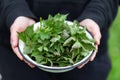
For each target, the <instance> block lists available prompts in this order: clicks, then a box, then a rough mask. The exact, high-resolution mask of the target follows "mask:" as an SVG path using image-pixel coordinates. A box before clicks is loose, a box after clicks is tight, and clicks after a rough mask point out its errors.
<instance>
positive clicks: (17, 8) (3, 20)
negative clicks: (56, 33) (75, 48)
mask: <svg viewBox="0 0 120 80" xmlns="http://www.w3.org/2000/svg"><path fill="white" fill-rule="evenodd" d="M117 7H118V0H0V46H1V47H0V50H1V51H0V63H3V62H2V61H3V60H4V61H5V62H6V63H8V62H9V61H6V60H8V59H9V60H11V59H13V57H12V56H11V54H9V53H6V52H5V50H8V51H9V52H10V51H12V50H11V48H10V43H9V35H10V34H9V29H10V26H11V25H12V23H13V22H14V20H15V19H16V18H17V17H18V16H27V17H30V18H33V19H35V20H36V21H38V20H39V17H43V18H44V19H45V18H47V16H48V14H52V15H55V14H56V13H58V12H59V13H63V14H66V13H69V15H68V20H71V21H72V20H75V19H76V20H78V21H82V20H83V19H85V18H90V19H92V20H94V21H95V22H96V23H97V24H98V25H99V26H100V30H101V33H102V39H101V44H100V46H99V51H98V53H97V57H96V59H99V58H100V57H103V56H105V55H107V40H108V28H109V26H110V24H111V23H112V21H113V20H114V18H115V16H116V14H117ZM2 47H4V48H5V50H4V49H3V48H2ZM1 52H2V53H1ZM5 55H9V56H11V57H9V56H6V58H7V59H4V58H3V56H4V57H5ZM14 58H15V57H14ZM103 60H106V62H108V65H109V60H108V58H106V56H105V57H103ZM95 61H99V60H95ZM5 62H4V63H5ZM93 63H94V62H93ZM95 63H96V64H99V63H97V62H95ZM96 64H91V65H92V66H93V65H96ZM13 65H15V64H13ZM0 66H2V68H1V67H0V71H1V69H6V68H3V67H4V66H5V64H0ZM109 66H110V65H109ZM89 67H90V66H89ZM104 67H105V66H104ZM86 69H88V66H87V67H86ZM96 69H97V68H96ZM103 69H104V68H103ZM3 71H4V70H3ZM88 71H89V70H88ZM106 71H107V70H106ZM108 71H109V69H108ZM84 80H85V79H84ZM89 80H94V79H89ZM96 80H98V79H96ZM101 80H103V79H101Z"/></svg>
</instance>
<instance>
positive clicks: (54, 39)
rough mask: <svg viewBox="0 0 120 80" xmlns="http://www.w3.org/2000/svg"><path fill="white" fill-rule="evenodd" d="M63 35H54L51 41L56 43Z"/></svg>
mask: <svg viewBox="0 0 120 80" xmlns="http://www.w3.org/2000/svg"><path fill="white" fill-rule="evenodd" d="M60 38H61V36H59V35H58V36H56V37H53V38H52V39H51V40H50V41H51V42H53V43H55V42H56V41H58V40H60Z"/></svg>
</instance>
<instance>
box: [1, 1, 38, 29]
mask: <svg viewBox="0 0 120 80" xmlns="http://www.w3.org/2000/svg"><path fill="white" fill-rule="evenodd" d="M18 16H27V17H31V18H33V19H36V17H35V16H34V15H33V13H32V12H31V11H30V9H29V6H28V4H27V2H26V1H25V0H0V23H1V24H0V26H3V25H4V26H5V25H6V26H7V27H8V28H9V27H10V26H11V25H12V23H13V22H14V20H15V19H16V18H17V17H18Z"/></svg>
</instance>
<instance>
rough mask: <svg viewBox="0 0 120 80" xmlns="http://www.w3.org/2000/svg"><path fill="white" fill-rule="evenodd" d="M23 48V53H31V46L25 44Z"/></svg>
mask: <svg viewBox="0 0 120 80" xmlns="http://www.w3.org/2000/svg"><path fill="white" fill-rule="evenodd" d="M23 49H24V50H23V53H25V54H30V53H32V48H31V47H28V46H25V47H24V48H23Z"/></svg>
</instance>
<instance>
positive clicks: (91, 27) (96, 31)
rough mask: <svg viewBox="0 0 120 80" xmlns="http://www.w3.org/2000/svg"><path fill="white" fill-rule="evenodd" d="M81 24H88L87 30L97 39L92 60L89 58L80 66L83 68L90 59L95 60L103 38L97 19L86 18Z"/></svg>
mask: <svg viewBox="0 0 120 80" xmlns="http://www.w3.org/2000/svg"><path fill="white" fill-rule="evenodd" d="M80 25H82V26H86V28H87V30H88V31H89V32H90V33H91V34H92V36H93V38H94V39H95V45H96V50H95V51H94V53H93V55H92V56H91V58H90V60H88V61H87V62H86V63H84V64H83V65H80V66H78V68H79V69H80V68H82V67H83V66H84V65H85V64H87V63H88V62H89V61H93V60H94V58H95V56H96V53H97V51H98V45H99V44H100V39H101V33H100V28H99V26H98V24H97V23H96V22H95V21H93V20H91V19H84V20H83V21H81V22H80Z"/></svg>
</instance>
